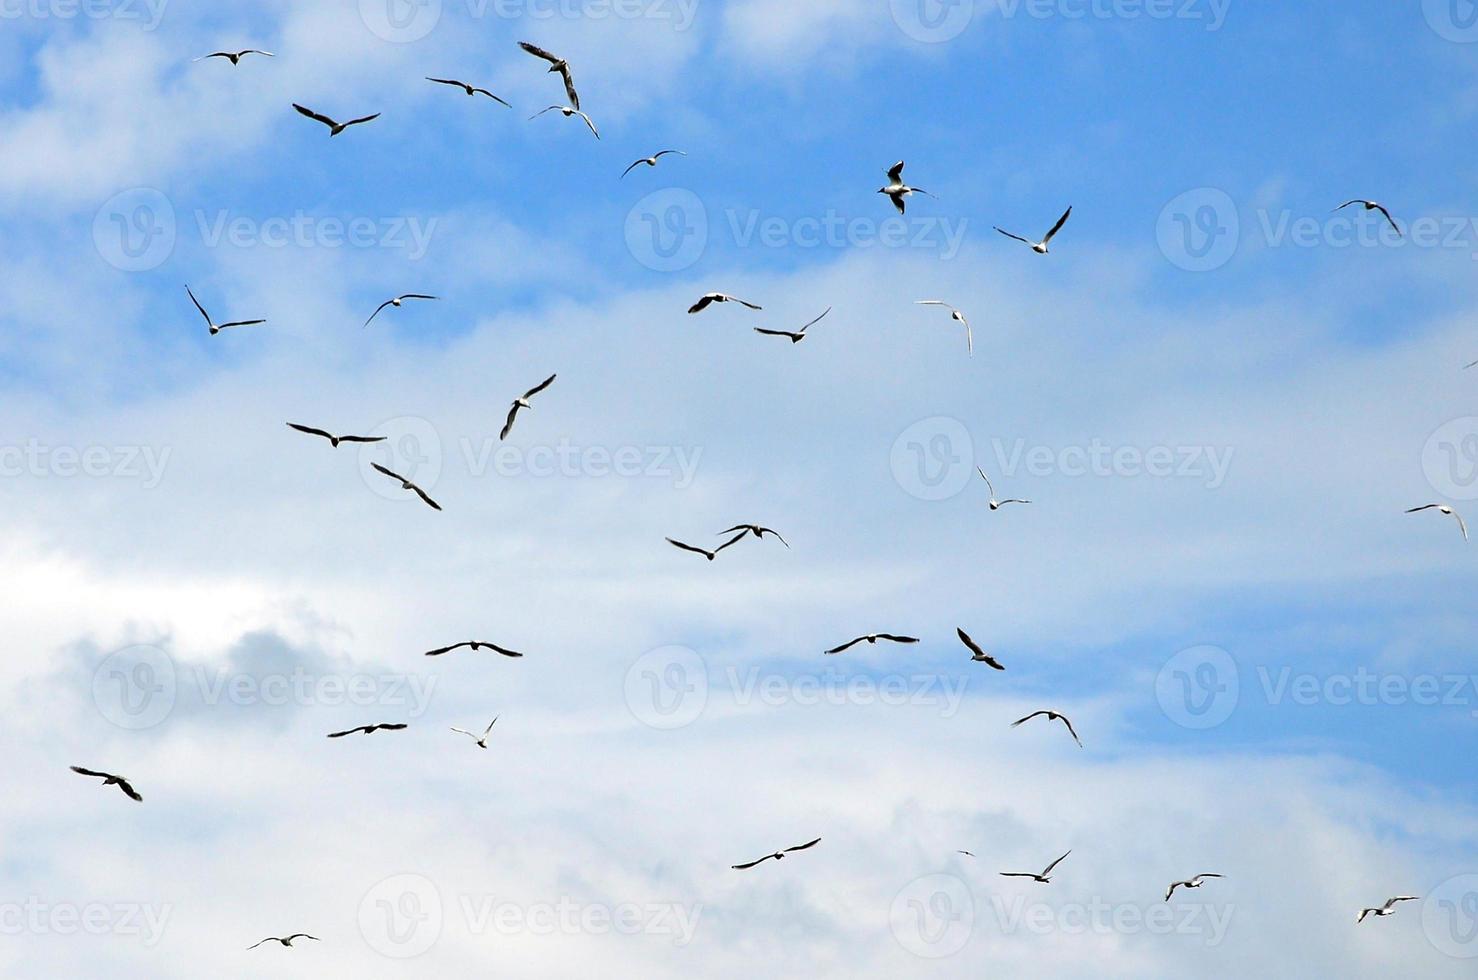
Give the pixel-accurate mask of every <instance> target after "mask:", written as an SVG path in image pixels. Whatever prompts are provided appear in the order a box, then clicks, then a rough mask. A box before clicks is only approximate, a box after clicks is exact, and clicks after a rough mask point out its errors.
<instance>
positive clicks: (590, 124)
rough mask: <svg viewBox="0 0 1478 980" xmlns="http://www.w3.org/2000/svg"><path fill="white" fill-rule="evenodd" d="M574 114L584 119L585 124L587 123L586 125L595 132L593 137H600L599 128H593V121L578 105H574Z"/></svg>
mask: <svg viewBox="0 0 1478 980" xmlns="http://www.w3.org/2000/svg"><path fill="white" fill-rule="evenodd" d="M575 115H577V116H579V117H580V118H581V119H583V120H585V125H587V126H589V127H590V131H591V132H592V133H594V134H595V138H596V139H600V130H598V129H596V128H595V121H594V120H592V119H591V118H590V117H589V116H587V115H586V114H585V113H583V112H581V111H580V108H579V106H578V105H577V106H576V107H575Z"/></svg>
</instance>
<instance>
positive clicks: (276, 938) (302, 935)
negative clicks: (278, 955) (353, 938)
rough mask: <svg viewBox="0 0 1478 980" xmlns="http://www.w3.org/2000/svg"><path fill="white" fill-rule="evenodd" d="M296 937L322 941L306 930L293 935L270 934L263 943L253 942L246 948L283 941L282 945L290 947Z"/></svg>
mask: <svg viewBox="0 0 1478 980" xmlns="http://www.w3.org/2000/svg"><path fill="white" fill-rule="evenodd" d="M294 939H311V940H313V941H314V942H315V943H316V942H321V941H322V940H320V939H319V938H318V937H317V936H310V935H308V934H307V933H306V932H295V933H293V934H292V935H291V936H268V937H267V938H266V939H263V940H262V942H261V943H252V944H251V945H250V946H248V947H246V948H247V949H256V948H257V947H258V946H260V945H262V943H282V945H284V946H289V947H290V946H292V944H293V940H294Z"/></svg>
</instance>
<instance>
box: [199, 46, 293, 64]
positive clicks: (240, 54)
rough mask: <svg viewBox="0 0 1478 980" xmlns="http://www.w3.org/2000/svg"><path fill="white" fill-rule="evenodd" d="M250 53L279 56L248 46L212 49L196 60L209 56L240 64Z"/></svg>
mask: <svg viewBox="0 0 1478 980" xmlns="http://www.w3.org/2000/svg"><path fill="white" fill-rule="evenodd" d="M249 54H259V55H261V56H262V57H264V58H275V57H277V55H275V54H273V53H272V52H271V51H260V50H258V49H256V48H247V49H246V50H244V51H212V52H211V53H210V54H203V55H201V56H200V57H198V58H196V59H195V60H196V61H205V60H206V59H207V58H228V59H230V61H231V64H233V65H239V64H241V59H242V58H245V57H246V56H247V55H249Z"/></svg>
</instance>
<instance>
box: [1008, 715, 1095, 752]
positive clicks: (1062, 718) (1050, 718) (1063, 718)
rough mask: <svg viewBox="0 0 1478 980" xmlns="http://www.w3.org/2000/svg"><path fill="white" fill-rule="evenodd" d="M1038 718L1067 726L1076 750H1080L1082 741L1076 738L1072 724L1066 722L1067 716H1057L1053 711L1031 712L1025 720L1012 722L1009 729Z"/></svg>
mask: <svg viewBox="0 0 1478 980" xmlns="http://www.w3.org/2000/svg"><path fill="white" fill-rule="evenodd" d="M1038 716H1043V717H1045V718H1046V719H1047V720H1048V721H1060V722H1062V723H1063V724H1064V725H1066V726H1067V730H1068V732H1069V733H1070V734H1071V735H1072V737H1073V741H1074V742H1077V743H1078V748H1080V749H1081V748H1082V747H1083V740H1082V739H1081V738H1078V733H1077V731H1076V730H1075V729H1074V728H1073V723H1072V722H1071V721H1068V718H1067V715H1062V714H1058V713H1057V712H1055V711H1033V712H1032V713H1031V714H1029V715H1027V716H1026V717H1025V718H1020V719H1017V720H1016V721H1013V722H1012V723H1011V727H1012V728H1015V727H1017V726H1018V725H1021V724H1023V723H1025V722H1028V721H1031V720H1032V719H1033V718H1036V717H1038Z"/></svg>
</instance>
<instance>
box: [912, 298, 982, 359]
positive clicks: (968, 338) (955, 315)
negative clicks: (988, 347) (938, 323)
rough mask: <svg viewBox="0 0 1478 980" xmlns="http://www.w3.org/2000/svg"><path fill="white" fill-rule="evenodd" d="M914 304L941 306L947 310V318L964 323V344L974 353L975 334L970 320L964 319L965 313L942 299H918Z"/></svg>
mask: <svg viewBox="0 0 1478 980" xmlns="http://www.w3.org/2000/svg"><path fill="white" fill-rule="evenodd" d="M914 305H915V306H942V307H944V308H945V309H946V310H949V318H950V319H951V320H955V321H957V322H959V323H963V324H964V325H965V344H966V346H967V347H969V349H970V353H971V354H974V353H975V335H974V334H973V333H972V332H971V330H970V321H969V320H966V319H965V314H963V313H961V312H960V311H959V310H957V309H955V308H954V307H953V306H950V305H949V304H948V303H946V302H945V301H944V300H942V299H920V300H915V301H914Z"/></svg>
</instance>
